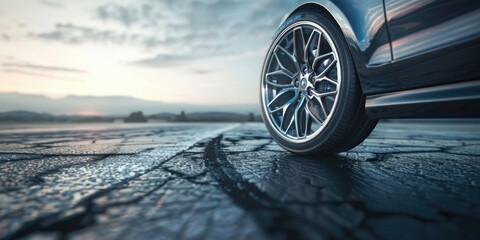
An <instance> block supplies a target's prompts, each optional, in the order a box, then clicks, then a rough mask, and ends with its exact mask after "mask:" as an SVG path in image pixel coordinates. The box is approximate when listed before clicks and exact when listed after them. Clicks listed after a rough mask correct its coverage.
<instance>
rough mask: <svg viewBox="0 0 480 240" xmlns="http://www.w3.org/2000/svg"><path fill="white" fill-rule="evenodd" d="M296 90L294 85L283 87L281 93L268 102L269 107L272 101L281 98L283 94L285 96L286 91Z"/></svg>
mask: <svg viewBox="0 0 480 240" xmlns="http://www.w3.org/2000/svg"><path fill="white" fill-rule="evenodd" d="M294 90H295V88H293V87H291V88H284V89H282V91H280V92H279V93H277V95H275V97H274V98H273V99H272V100H271V101H270V102H269V103H268V105H267V107H270V105H272V103H274V102H275V101H276V100H277V99H278V98H280V97H281V96H283V95H284V94H285V93H287V92H290V91H294ZM295 95H296V94H295Z"/></svg>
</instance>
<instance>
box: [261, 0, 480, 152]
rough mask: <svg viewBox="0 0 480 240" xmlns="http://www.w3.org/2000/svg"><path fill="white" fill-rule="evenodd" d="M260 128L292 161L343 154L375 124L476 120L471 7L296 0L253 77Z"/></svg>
mask: <svg viewBox="0 0 480 240" xmlns="http://www.w3.org/2000/svg"><path fill="white" fill-rule="evenodd" d="M260 105H261V113H262V118H263V121H264V123H265V125H266V127H267V129H268V131H269V132H270V134H271V136H272V138H273V139H274V140H275V141H276V142H277V143H278V144H279V145H280V146H282V147H283V148H285V149H287V150H289V151H291V152H293V153H297V154H307V155H311V154H320V155H328V154H335V153H339V152H344V151H347V150H350V149H352V148H353V147H355V146H357V145H358V144H360V143H361V142H363V141H364V140H365V138H367V137H368V135H369V134H370V133H371V132H372V130H373V129H374V128H375V126H376V124H377V122H378V120H379V119H385V118H440V117H441V118H450V117H479V116H480V1H475V0H362V1H358V0H317V1H307V0H302V1H299V2H298V3H297V4H295V6H294V7H293V8H292V10H291V11H290V12H289V13H288V14H287V15H286V16H285V18H284V19H283V20H282V22H281V24H280V26H279V27H278V30H277V31H276V32H275V34H274V35H273V38H272V42H271V45H270V47H269V48H268V51H267V54H266V57H265V60H264V63H263V67H262V72H261V77H260Z"/></svg>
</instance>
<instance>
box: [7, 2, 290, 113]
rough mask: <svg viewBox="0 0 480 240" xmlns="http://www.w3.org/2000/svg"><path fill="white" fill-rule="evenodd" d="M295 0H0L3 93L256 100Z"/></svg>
mask: <svg viewBox="0 0 480 240" xmlns="http://www.w3.org/2000/svg"><path fill="white" fill-rule="evenodd" d="M293 2H294V1H293V0H251V1H247V0H244V1H242V0H130V1H122V0H117V1H102V0H75V1H74V0H63V1H56V0H15V1H11V0H0V93H2V92H3V93H6V92H9V93H11V92H15V93H22V94H35V95H44V96H47V97H50V98H62V97H65V96H69V95H78V96H97V97H101V96H126V97H134V98H140V99H145V100H150V101H161V102H164V103H169V104H173V103H188V104H204V105H216V104H222V105H225V104H227V105H228V104H257V103H258V88H259V75H260V70H261V65H262V62H263V58H264V55H265V53H266V51H267V48H268V46H269V44H270V41H271V36H272V35H273V33H274V32H275V30H276V28H277V26H278V25H279V23H280V20H281V19H282V18H283V16H284V15H285V13H287V11H288V10H289V9H290V8H291V6H292V4H293Z"/></svg>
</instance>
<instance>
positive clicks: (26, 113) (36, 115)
mask: <svg viewBox="0 0 480 240" xmlns="http://www.w3.org/2000/svg"><path fill="white" fill-rule="evenodd" d="M52 116H53V115H52V114H49V113H36V112H29V111H9V112H0V117H24V118H40V117H52Z"/></svg>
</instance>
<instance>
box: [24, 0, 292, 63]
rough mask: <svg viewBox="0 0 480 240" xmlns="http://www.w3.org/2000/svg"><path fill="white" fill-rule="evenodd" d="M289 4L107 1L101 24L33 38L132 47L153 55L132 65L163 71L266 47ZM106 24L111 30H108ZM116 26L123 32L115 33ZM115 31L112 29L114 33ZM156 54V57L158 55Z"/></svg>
mask: <svg viewBox="0 0 480 240" xmlns="http://www.w3.org/2000/svg"><path fill="white" fill-rule="evenodd" d="M293 2H294V1H293V0H263V1H253V0H250V1H239V0H182V1H178V0H163V1H153V0H137V1H131V2H122V3H118V2H110V3H107V4H102V5H100V6H98V7H97V8H96V9H95V10H94V13H93V14H94V16H95V17H96V18H97V19H98V20H101V21H102V22H103V23H104V24H103V25H96V26H95V27H89V26H82V25H81V24H80V25H79V24H74V23H57V24H56V25H55V27H54V29H53V30H52V31H48V32H43V33H31V34H30V36H32V37H34V38H38V39H43V40H49V41H57V42H62V43H67V44H82V43H88V42H89V43H102V44H116V45H130V46H137V47H142V48H145V49H148V51H149V52H155V51H157V54H156V56H155V57H153V58H146V59H143V60H138V61H134V64H136V65H148V66H159V67H161V66H165V65H170V64H175V63H178V62H185V61H186V60H196V59H202V58H207V57H216V56H220V55H223V54H225V53H227V52H230V53H231V52H242V51H248V50H250V49H256V48H258V47H259V46H264V45H268V43H269V41H270V38H269V37H270V36H271V35H272V34H273V33H274V32H275V30H276V27H277V26H278V24H279V21H280V19H281V18H282V17H283V15H284V13H285V12H286V11H287V10H288V9H289V7H290V5H292V3H293ZM110 24H115V26H114V27H113V28H110V29H106V27H108V26H110ZM119 26H121V27H123V30H121V29H122V28H119ZM112 29H116V30H112ZM158 52H160V53H158Z"/></svg>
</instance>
